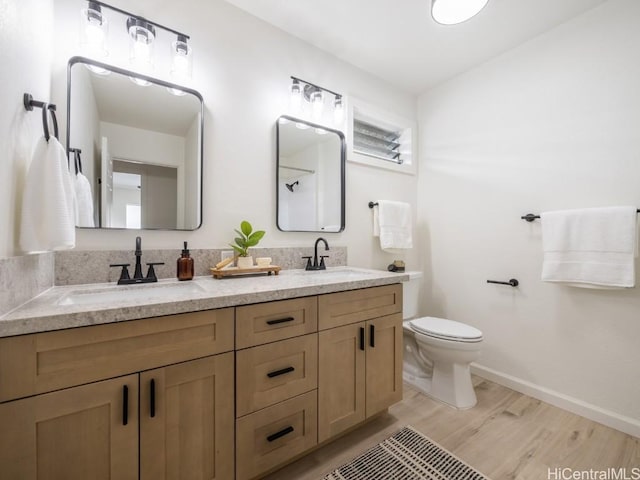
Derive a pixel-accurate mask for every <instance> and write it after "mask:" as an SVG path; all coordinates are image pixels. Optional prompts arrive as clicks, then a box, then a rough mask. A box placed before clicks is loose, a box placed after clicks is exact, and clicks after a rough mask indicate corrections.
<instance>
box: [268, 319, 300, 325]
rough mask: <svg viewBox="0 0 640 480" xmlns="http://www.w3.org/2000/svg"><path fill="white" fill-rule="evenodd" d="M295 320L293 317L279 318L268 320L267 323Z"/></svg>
mask: <svg viewBox="0 0 640 480" xmlns="http://www.w3.org/2000/svg"><path fill="white" fill-rule="evenodd" d="M294 320H295V318H293V317H285V318H277V319H275V320H267V325H277V324H278V323H285V322H293V321H294Z"/></svg>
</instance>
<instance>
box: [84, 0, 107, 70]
mask: <svg viewBox="0 0 640 480" xmlns="http://www.w3.org/2000/svg"><path fill="white" fill-rule="evenodd" d="M108 31H109V22H108V21H107V19H106V18H105V17H104V16H103V15H102V11H101V9H100V6H99V5H96V4H94V3H92V2H90V3H89V8H84V9H82V10H81V11H80V47H81V49H82V51H83V53H84V55H85V56H86V57H89V58H93V59H95V60H98V61H103V60H104V58H105V57H107V56H108V55H109V50H108V49H107V33H108ZM87 68H88V69H89V70H91V71H92V72H94V73H97V74H99V75H108V74H109V73H110V72H109V70H105V69H103V68H99V67H96V66H95V65H88V66H87Z"/></svg>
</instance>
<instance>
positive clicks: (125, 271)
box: [109, 263, 131, 282]
mask: <svg viewBox="0 0 640 480" xmlns="http://www.w3.org/2000/svg"><path fill="white" fill-rule="evenodd" d="M129 265H131V264H130V263H111V264H109V266H110V267H122V270H121V271H120V278H119V279H118V282H120V281H121V280H129V279H130V278H131V277H130V276H129V270H128V269H127V267H128V266H129Z"/></svg>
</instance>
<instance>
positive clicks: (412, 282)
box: [402, 271, 422, 320]
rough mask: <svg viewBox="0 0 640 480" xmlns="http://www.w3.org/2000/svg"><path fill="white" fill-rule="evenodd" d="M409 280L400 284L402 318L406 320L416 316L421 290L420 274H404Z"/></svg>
mask: <svg viewBox="0 0 640 480" xmlns="http://www.w3.org/2000/svg"><path fill="white" fill-rule="evenodd" d="M405 274H407V275H409V280H408V281H406V282H402V318H403V319H405V320H408V319H410V318H415V317H417V316H418V307H419V303H420V290H421V288H422V272H418V271H413V272H405Z"/></svg>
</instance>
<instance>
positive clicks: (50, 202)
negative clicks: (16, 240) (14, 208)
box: [20, 136, 76, 253]
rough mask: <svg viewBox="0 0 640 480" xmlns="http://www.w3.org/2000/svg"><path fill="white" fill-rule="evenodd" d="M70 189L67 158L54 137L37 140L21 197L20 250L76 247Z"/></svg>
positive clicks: (39, 250)
mask: <svg viewBox="0 0 640 480" xmlns="http://www.w3.org/2000/svg"><path fill="white" fill-rule="evenodd" d="M74 217H75V215H74V204H73V187H72V185H71V175H70V173H69V168H68V164H67V155H66V153H65V151H64V148H63V147H62V145H60V142H59V141H58V140H57V139H56V138H55V137H53V136H51V138H50V139H49V142H47V141H46V140H45V139H44V137H42V138H40V139H39V140H38V143H37V144H36V148H35V150H34V152H33V156H32V159H31V164H30V165H29V171H28V173H27V178H26V180H25V185H24V191H23V196H22V217H21V224H20V248H22V250H24V251H25V252H27V253H37V252H46V251H51V250H65V249H69V248H73V247H74V246H75V243H76V230H75V221H74V220H75V218H74Z"/></svg>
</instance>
